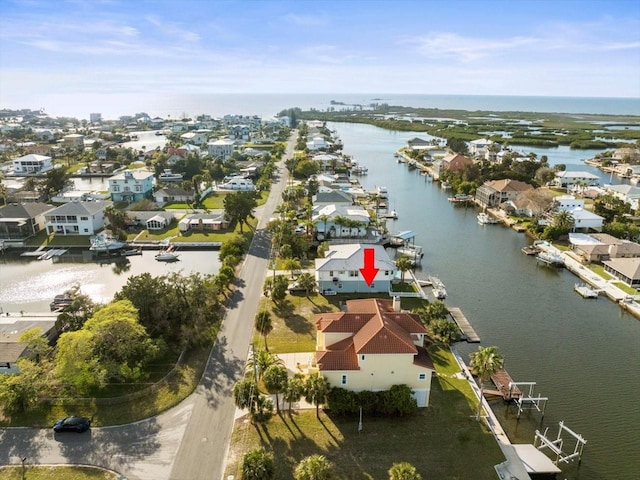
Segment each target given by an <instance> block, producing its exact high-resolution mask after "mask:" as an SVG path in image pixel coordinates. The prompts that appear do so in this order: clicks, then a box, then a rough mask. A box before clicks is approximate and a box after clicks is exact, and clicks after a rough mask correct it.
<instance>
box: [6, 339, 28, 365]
mask: <svg viewBox="0 0 640 480" xmlns="http://www.w3.org/2000/svg"><path fill="white" fill-rule="evenodd" d="M26 348H27V343H25V342H0V363H14V362H15V361H16V360H18V358H20V356H21V355H22V353H23V352H24V351H25V350H26Z"/></svg>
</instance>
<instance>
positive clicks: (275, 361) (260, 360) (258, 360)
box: [245, 350, 284, 381]
mask: <svg viewBox="0 0 640 480" xmlns="http://www.w3.org/2000/svg"><path fill="white" fill-rule="evenodd" d="M271 365H284V362H283V361H282V359H281V358H280V357H278V356H277V355H274V354H273V353H269V352H266V351H264V350H260V351H255V350H254V351H253V352H252V354H251V356H250V357H249V358H248V359H247V366H246V367H245V370H246V372H247V373H251V374H253V375H254V376H255V378H256V381H259V380H260V379H261V378H262V375H263V374H264V372H266V371H267V369H268V368H269V367H270V366H271Z"/></svg>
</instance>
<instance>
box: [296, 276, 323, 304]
mask: <svg viewBox="0 0 640 480" xmlns="http://www.w3.org/2000/svg"><path fill="white" fill-rule="evenodd" d="M298 284H299V285H300V288H303V289H304V291H305V295H306V297H307V298H309V292H313V291H314V290H315V289H316V287H317V286H318V284H317V283H316V279H315V277H314V276H313V275H311V274H310V273H309V272H304V273H301V274H300V276H299V277H298Z"/></svg>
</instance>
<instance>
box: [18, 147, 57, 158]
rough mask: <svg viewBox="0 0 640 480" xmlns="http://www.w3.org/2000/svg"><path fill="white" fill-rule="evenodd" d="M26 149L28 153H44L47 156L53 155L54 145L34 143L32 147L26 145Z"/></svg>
mask: <svg viewBox="0 0 640 480" xmlns="http://www.w3.org/2000/svg"><path fill="white" fill-rule="evenodd" d="M25 151H26V152H27V153H33V154H35V155H44V156H46V157H53V146H52V145H32V146H30V147H26V148H25Z"/></svg>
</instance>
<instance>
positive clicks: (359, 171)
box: [351, 163, 369, 175]
mask: <svg viewBox="0 0 640 480" xmlns="http://www.w3.org/2000/svg"><path fill="white" fill-rule="evenodd" d="M368 172H369V169H368V168H367V167H365V166H364V165H360V164H357V163H354V165H353V166H352V167H351V173H352V174H354V175H366V174H367V173H368Z"/></svg>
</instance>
